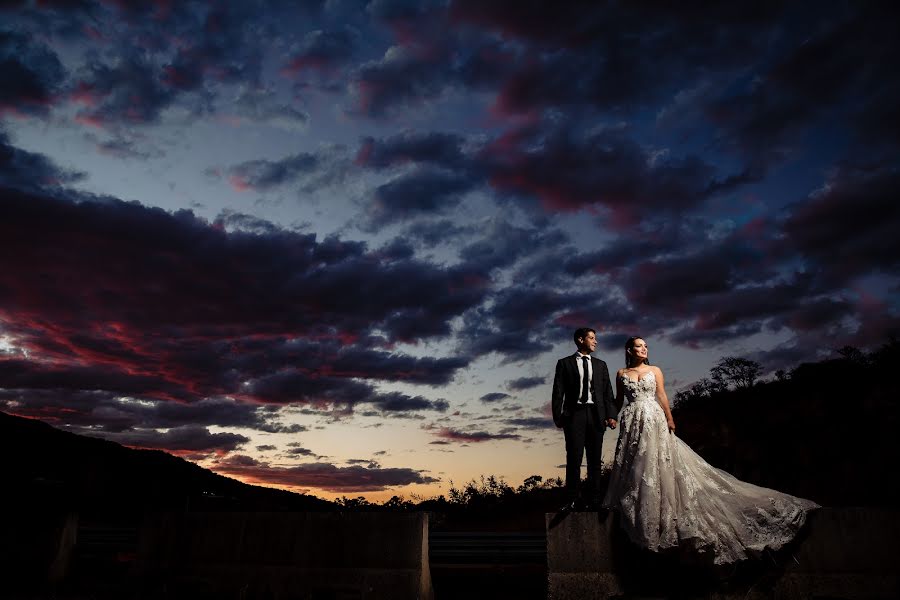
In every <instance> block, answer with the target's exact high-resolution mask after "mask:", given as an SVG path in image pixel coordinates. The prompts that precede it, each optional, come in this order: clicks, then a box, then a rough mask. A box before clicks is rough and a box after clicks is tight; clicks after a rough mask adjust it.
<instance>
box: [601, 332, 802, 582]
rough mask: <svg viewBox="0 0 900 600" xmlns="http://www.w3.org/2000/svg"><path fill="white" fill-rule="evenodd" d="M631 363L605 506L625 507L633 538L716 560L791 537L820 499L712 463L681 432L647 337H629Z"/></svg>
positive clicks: (622, 379)
mask: <svg viewBox="0 0 900 600" xmlns="http://www.w3.org/2000/svg"><path fill="white" fill-rule="evenodd" d="M625 364H626V367H625V368H624V369H620V370H619V371H618V372H617V373H616V396H617V398H618V401H619V403H621V402H622V400H623V399H625V400H627V404H626V405H625V407H624V408H623V409H622V412H621V414H620V416H619V425H620V427H621V428H622V430H621V432H620V433H619V440H618V442H617V444H616V456H615V460H614V462H613V467H612V473H611V475H610V481H609V488H608V490H607V493H606V497H605V499H604V501H603V505H604V507H606V508H611V509H614V510H616V511H618V512H619V514H620V520H621V523H622V526H623V527H624V529H625V531H626V532H627V533H628V536H629V537H630V538H631V540H632V541H633V542H635V543H636V544H638V545H639V546H642V547H644V548H648V549H650V550H653V551H657V550H662V549H666V548H674V547H676V546H680V547H687V548H690V549H693V550H696V551H698V552H700V553H702V554H704V555H707V556H711V557H712V559H713V562H714V563H716V564H724V563H733V562H736V561H738V560H742V559H744V558H747V557H748V556H749V555H754V554H759V553H760V552H762V551H763V550H764V549H765V548H769V549H772V550H776V549H778V548H781V547H782V546H784V545H785V544H786V543H788V542H789V541H791V540H792V539H793V538H794V536H795V535H796V534H797V532H798V531H799V530H800V528H801V527H802V526H803V523H804V522H805V521H806V515H807V513H809V511H810V510H813V509H815V508H818V507H819V506H818V504H816V503H815V502H812V501H811V500H804V499H803V498H797V497H794V496H790V495H788V494H783V493H781V492H777V491H775V490H770V489H768V488H763V487H759V486H756V485H753V484H750V483H746V482H743V481H740V480H739V479H737V478H735V477H733V476H732V475H730V474H728V473H726V472H725V471H722V470H721V469H717V468H715V467H713V466H711V465H710V464H708V463H707V462H706V461H704V460H703V459H702V458H701V457H700V456H699V455H698V454H697V453H695V452H694V451H693V450H691V448H690V447H689V446H688V445H687V444H685V443H684V442H683V441H681V440H680V439H678V437H677V436H676V435H675V421H674V419H673V418H672V411H671V410H670V409H669V399H668V397H667V396H666V390H665V386H664V379H663V374H662V371H661V370H660V369H659V368H658V367H655V366H651V365H650V363H649V362H648V360H647V344H646V342H644V340H643V339H642V338H639V337H632V338H629V339H628V341H627V342H626V344H625Z"/></svg>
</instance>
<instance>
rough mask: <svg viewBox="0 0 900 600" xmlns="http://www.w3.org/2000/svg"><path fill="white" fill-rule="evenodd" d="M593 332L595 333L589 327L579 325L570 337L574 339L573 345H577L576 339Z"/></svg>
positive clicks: (595, 333)
mask: <svg viewBox="0 0 900 600" xmlns="http://www.w3.org/2000/svg"><path fill="white" fill-rule="evenodd" d="M589 333H593V334H594V335H597V332H596V331H594V330H593V329H591V328H590V327H579V328H578V329H576V330H575V335H573V336H572V339H573V340H575V345H576V346H577V345H578V340H580V339H582V338H584V337H587V334H589Z"/></svg>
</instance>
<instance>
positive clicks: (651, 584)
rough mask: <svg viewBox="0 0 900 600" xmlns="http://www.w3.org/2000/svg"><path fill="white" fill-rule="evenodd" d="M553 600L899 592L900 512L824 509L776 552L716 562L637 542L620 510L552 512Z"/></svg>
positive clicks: (872, 597) (872, 596)
mask: <svg viewBox="0 0 900 600" xmlns="http://www.w3.org/2000/svg"><path fill="white" fill-rule="evenodd" d="M547 564H548V571H549V575H548V576H549V587H548V590H549V597H550V598H551V599H552V600H569V599H579V600H582V599H585V600H587V599H598V600H599V599H605V598H609V597H613V596H623V597H636V596H640V597H645V598H663V597H669V596H670V595H672V594H677V595H680V596H683V597H691V598H698V599H699V598H710V599H712V598H716V599H722V600H725V599H731V598H734V599H735V600H736V599H738V598H740V599H745V600H755V599H759V600H762V599H769V598H779V599H794V598H804V599H812V598H829V599H835V600H837V599H845V600H856V599H860V600H863V599H865V600H876V599H877V600H884V599H888V598H900V575H898V574H900V512H898V511H895V510H886V509H868V508H842V509H830V508H824V509H821V510H819V511H817V512H815V513H814V514H813V515H812V516H811V517H810V520H809V523H808V525H807V527H806V528H805V530H804V531H803V532H802V533H801V536H800V537H799V538H798V540H796V543H795V544H794V545H793V546H792V547H789V548H787V549H785V550H784V551H782V552H779V553H778V554H777V555H775V556H772V557H764V558H763V559H761V560H758V561H745V562H744V563H741V564H739V565H735V566H731V567H721V568H719V567H717V568H711V567H708V566H702V565H697V564H691V563H690V557H689V556H686V557H679V556H678V555H677V554H675V555H666V556H660V555H657V554H654V553H650V552H646V551H642V550H640V549H637V548H635V547H634V546H633V545H632V544H631V543H630V542H629V541H628V540H627V539H626V538H625V536H624V534H623V533H622V532H621V530H620V529H619V527H618V524H617V523H616V521H615V517H614V516H613V515H609V516H600V515H598V514H597V513H571V514H568V515H555V514H548V515H547Z"/></svg>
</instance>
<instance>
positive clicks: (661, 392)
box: [651, 367, 675, 431]
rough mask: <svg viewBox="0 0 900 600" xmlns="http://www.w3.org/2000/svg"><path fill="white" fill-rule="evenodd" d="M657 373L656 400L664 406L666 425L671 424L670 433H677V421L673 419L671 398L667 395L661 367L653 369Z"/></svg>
mask: <svg viewBox="0 0 900 600" xmlns="http://www.w3.org/2000/svg"><path fill="white" fill-rule="evenodd" d="M651 368H652V369H654V370H655V371H656V373H655V375H656V399H657V400H658V401H659V405H660V406H662V409H663V412H665V413H666V423H668V424H669V431H675V419H673V418H672V410H671V409H670V408H669V397H668V396H667V395H666V385H665V380H664V378H663V373H662V369H660V368H659V367H651Z"/></svg>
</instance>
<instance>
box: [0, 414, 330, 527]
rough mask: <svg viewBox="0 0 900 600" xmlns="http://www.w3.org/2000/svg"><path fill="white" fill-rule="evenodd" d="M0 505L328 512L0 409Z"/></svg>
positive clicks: (295, 497) (317, 501)
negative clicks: (0, 483) (0, 482)
mask: <svg viewBox="0 0 900 600" xmlns="http://www.w3.org/2000/svg"><path fill="white" fill-rule="evenodd" d="M0 452H2V456H3V457H4V463H5V465H4V468H3V484H4V485H3V487H4V490H5V492H4V494H2V496H3V500H2V501H3V502H4V503H11V504H15V505H17V506H22V507H25V506H35V505H36V504H37V505H47V504H49V505H52V506H55V507H58V508H60V509H67V510H98V511H102V510H117V511H129V512H130V511H134V510H177V511H182V510H265V511H281V510H292V511H307V510H334V509H335V508H336V506H335V505H334V504H333V503H332V502H329V501H327V500H323V499H321V498H316V497H315V496H310V495H305V494H296V493H292V492H288V491H284V490H277V489H273V488H265V487H260V486H254V485H249V484H246V483H242V482H240V481H237V480H235V479H231V478H229V477H225V476H223V475H218V474H216V473H213V472H212V471H210V470H208V469H204V468H203V467H201V466H199V465H196V464H194V463H191V462H189V461H186V460H184V459H181V458H178V457H176V456H173V455H171V454H167V453H165V452H162V451H160V450H137V449H133V448H127V447H125V446H122V445H120V444H117V443H115V442H111V441H108V440H103V439H99V438H93V437H88V436H82V435H77V434H74V433H70V432H67V431H63V430H60V429H57V428H55V427H53V426H51V425H49V424H47V423H44V422H42V421H38V420H35V419H27V418H23V417H18V416H14V415H10V414H7V413H4V412H0Z"/></svg>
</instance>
